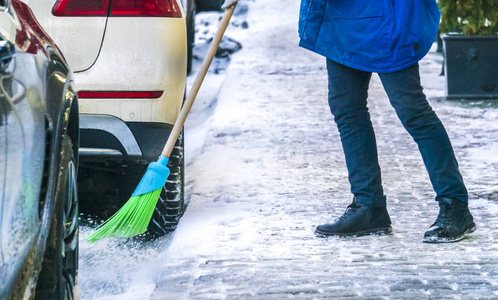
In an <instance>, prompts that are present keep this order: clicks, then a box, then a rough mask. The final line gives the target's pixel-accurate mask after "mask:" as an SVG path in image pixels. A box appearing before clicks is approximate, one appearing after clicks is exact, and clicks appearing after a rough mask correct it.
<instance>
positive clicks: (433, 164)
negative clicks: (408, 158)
mask: <svg viewBox="0 0 498 300" xmlns="http://www.w3.org/2000/svg"><path fill="white" fill-rule="evenodd" d="M379 76H380V79H381V81H382V84H383V86H384V89H385V90H386V92H387V95H388V96H389V100H390V101H391V104H392V106H393V107H394V109H395V110H396V114H397V115H398V117H399V119H400V120H401V123H403V126H404V127H405V128H406V130H407V131H408V133H409V134H410V135H411V136H412V137H413V139H414V140H415V142H416V143H417V145H418V148H419V150H420V153H421V154H422V158H423V161H424V164H425V167H426V169H427V171H428V172H429V177H430V180H431V183H432V186H433V188H434V190H435V192H436V194H437V197H436V200H438V199H439V198H453V199H458V200H460V201H462V202H464V203H467V202H468V194H467V189H466V188H465V185H464V183H463V179H462V175H461V174H460V172H459V170H458V163H457V161H456V159H455V154H454V152H453V147H452V146H451V142H450V139H449V138H448V134H447V133H446V130H445V128H444V126H443V124H442V123H441V121H440V120H439V118H438V117H437V115H436V113H435V112H434V111H433V110H432V108H431V106H430V105H429V103H428V102H427V99H426V97H425V95H424V93H423V91H422V86H421V85H420V74H419V66H418V64H416V65H414V66H412V67H410V68H408V69H405V70H402V71H399V72H393V73H385V74H379Z"/></svg>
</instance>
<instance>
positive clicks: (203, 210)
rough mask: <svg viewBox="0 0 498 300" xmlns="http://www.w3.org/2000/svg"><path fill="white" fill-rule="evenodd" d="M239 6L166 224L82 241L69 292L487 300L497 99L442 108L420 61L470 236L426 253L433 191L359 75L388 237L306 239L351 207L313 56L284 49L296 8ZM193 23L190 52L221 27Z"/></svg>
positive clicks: (436, 66)
mask: <svg viewBox="0 0 498 300" xmlns="http://www.w3.org/2000/svg"><path fill="white" fill-rule="evenodd" d="M239 5H240V6H246V8H247V13H239V14H237V15H236V16H235V19H234V21H233V23H232V24H233V25H234V26H232V27H231V28H229V30H228V31H227V36H229V37H230V38H233V39H235V40H236V41H240V42H241V43H242V45H243V48H242V50H240V51H239V52H237V53H235V54H234V55H232V58H231V60H227V59H221V58H220V59H217V60H216V61H215V63H214V66H213V69H212V71H211V72H210V74H209V76H208V78H207V81H206V82H205V83H204V85H203V88H202V89H201V92H200V95H199V98H198V100H197V102H196V103H195V104H194V107H193V110H192V112H191V115H190V116H189V119H188V123H187V125H186V144H187V149H186V155H187V172H186V176H187V178H186V180H187V194H188V198H189V207H188V208H187V211H186V213H185V215H184V216H183V218H182V220H181V222H180V225H179V227H178V229H177V230H176V232H175V233H173V234H171V235H169V236H167V237H165V238H163V239H161V240H159V241H157V242H156V243H152V244H143V243H138V242H133V241H125V242H123V241H116V240H109V241H105V242H103V243H102V244H98V243H97V244H94V245H91V246H90V245H88V244H85V242H82V248H81V255H82V257H83V262H82V267H81V272H80V278H82V279H81V280H82V291H83V299H211V298H213V299H225V298H229V299H233V298H235V299H239V298H244V299H245V298H256V299H283V298H296V299H317V298H322V299H323V298H326V299H331V298H375V299H378V298H411V299H426V298H456V299H458V298H463V299H466V298H489V299H491V298H495V297H496V296H497V295H498V243H497V242H496V241H497V239H498V234H497V232H498V231H497V229H498V217H497V216H498V203H497V201H496V200H497V197H498V192H497V190H496V187H497V186H498V177H497V176H496V174H498V161H497V160H498V155H497V153H498V141H497V139H496V137H497V134H496V133H497V131H498V123H497V122H496V120H497V116H498V104H497V102H493V101H472V102H468V101H446V100H444V98H443V97H444V85H445V83H444V77H442V76H439V73H440V71H441V61H442V59H441V56H440V54H437V53H435V52H434V51H432V52H431V53H430V54H429V55H428V56H427V57H426V58H425V59H424V60H423V61H421V63H420V65H421V72H422V83H423V85H424V88H425V92H426V94H427V95H428V98H429V99H430V103H431V105H432V106H433V108H434V110H435V111H436V113H437V114H438V115H439V117H440V118H441V120H442V121H443V123H444V124H445V126H446V129H447V131H448V133H449V135H450V138H451V140H452V142H453V145H454V147H455V153H456V155H457V159H458V161H459V163H460V169H461V171H462V173H463V176H464V179H465V181H466V183H467V186H468V188H469V191H470V196H471V200H470V208H471V212H472V213H473V215H474V217H475V220H476V223H477V227H478V229H477V231H476V232H475V233H474V234H473V235H471V236H470V237H468V238H467V239H465V240H464V241H462V242H459V243H454V244H442V245H431V244H424V243H422V242H421V238H422V235H423V233H424V231H425V230H426V228H428V227H429V226H430V225H431V224H432V222H433V221H434V219H435V217H436V215H437V204H436V203H435V202H434V200H433V198H434V192H433V191H432V189H431V185H430V181H429V178H428V176H427V174H426V171H425V169H424V166H423V163H422V160H421V158H420V154H419V153H418V150H417V147H416V145H415V143H414V142H413V140H412V139H411V137H410V136H409V135H408V134H407V133H406V132H405V131H404V129H403V128H402V125H401V123H400V122H399V120H398V119H397V118H396V116H395V112H394V110H393V109H392V107H391V106H390V104H389V102H388V100H387V96H386V95H385V92H384V91H383V89H382V86H381V84H380V80H379V78H378V76H373V78H372V83H371V87H370V91H369V108H370V112H371V115H372V121H373V122H374V127H375V132H376V134H377V141H378V147H379V159H380V164H381V167H382V170H383V182H384V187H385V191H386V194H387V197H388V210H389V213H390V215H391V218H392V221H393V228H394V233H393V235H391V236H380V237H379V236H365V237H359V238H328V239H320V238H316V237H315V236H314V234H313V230H314V228H315V227H316V225H318V224H321V223H324V222H328V221H331V220H333V219H334V218H336V217H337V216H339V215H340V214H342V213H343V211H344V209H345V208H346V206H347V205H348V204H349V203H350V201H351V198H352V197H351V195H350V193H349V186H348V181H347V171H346V168H345V163H344V155H343V153H342V148H341V145H340V139H339V134H338V132H337V129H336V126H335V124H334V121H333V118H332V116H331V115H330V112H329V109H328V106H327V101H326V99H327V77H326V70H325V60H324V59H323V58H322V57H320V56H317V55H315V54H312V53H310V52H308V51H306V50H303V49H301V48H299V47H298V46H297V42H298V38H297V18H298V11H299V1H298V0H288V1H285V3H284V2H283V1H277V0H266V1H261V0H256V1H242V2H241V3H240V4H239ZM239 9H240V8H239ZM242 11H243V9H242ZM203 15H204V16H202V15H201V17H200V18H199V22H205V24H204V27H202V28H201V27H198V28H200V29H199V30H200V31H202V33H203V34H202V35H199V40H197V43H198V47H197V49H196V51H197V53H198V55H199V56H202V52H203V51H204V50H203V49H204V48H205V46H204V45H202V43H203V40H202V39H204V40H206V39H208V38H207V36H209V34H210V33H212V32H213V30H214V29H213V28H214V24H215V22H216V20H217V19H218V18H219V14H213V13H209V14H203ZM244 22H245V23H247V25H248V26H247V27H248V28H247V29H244V27H245V26H242V25H241V24H243V23H244ZM235 25H237V26H235ZM204 37H205V38H204ZM433 50H434V49H433ZM198 63H199V62H197V64H198ZM192 80H193V78H190V82H191V81H192ZM85 234H86V233H85V231H84V232H83V236H84V235H85Z"/></svg>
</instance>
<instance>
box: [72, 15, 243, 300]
mask: <svg viewBox="0 0 498 300" xmlns="http://www.w3.org/2000/svg"><path fill="white" fill-rule="evenodd" d="M220 16H221V13H218V12H203V13H199V14H197V16H196V42H195V43H196V46H195V48H194V63H193V71H192V74H191V75H190V76H189V77H188V78H187V87H186V88H187V91H189V90H190V88H191V87H192V84H193V81H194V79H195V76H196V74H197V71H198V68H199V67H200V65H201V63H202V60H203V58H204V56H205V54H206V52H207V49H208V47H209V45H210V41H211V39H212V36H213V35H214V33H215V31H216V28H217V24H218V21H219V19H220ZM240 23H241V21H239V20H237V17H235V18H234V20H233V21H232V24H231V26H234V27H239V26H241V25H240ZM240 47H241V45H240V44H239V43H238V42H237V41H236V40H232V39H230V38H224V39H223V41H222V44H221V45H220V51H219V53H220V55H218V54H217V57H215V59H214V60H213V63H212V64H211V67H210V69H209V73H208V75H207V76H206V79H205V80H204V82H203V85H202V88H201V90H200V92H199V95H198V96H197V99H196V102H195V105H194V106H193V108H192V111H191V114H190V115H189V118H188V120H187V124H186V126H185V127H186V133H187V134H186V136H185V140H186V143H185V144H186V147H185V156H186V164H187V165H188V164H190V163H191V162H192V161H193V160H194V158H195V157H196V155H198V154H199V153H200V152H201V151H202V148H203V145H204V140H205V137H206V136H207V132H208V128H209V122H210V120H211V119H210V117H211V115H212V113H213V111H214V108H215V107H216V101H217V97H218V93H219V90H220V86H221V84H222V82H223V80H224V79H225V77H226V69H227V67H228V65H229V63H230V56H231V54H233V53H234V52H237V51H238V50H240ZM90 222H91V221H90ZM91 232H92V228H89V227H86V226H85V227H82V228H81V231H80V234H81V236H80V266H79V268H80V269H79V282H80V286H81V293H82V299H94V300H97V299H98V300H125V299H129V300H141V299H149V298H150V295H151V293H152V291H153V290H154V289H155V287H156V282H157V278H158V275H159V273H160V271H161V265H162V264H161V262H162V259H163V257H161V255H160V254H161V252H162V251H163V250H164V249H165V248H167V245H168V244H169V242H170V240H171V238H172V236H171V235H168V236H165V237H164V238H162V239H160V240H158V241H156V242H152V243H148V242H143V241H136V240H133V239H131V240H122V239H106V240H101V241H99V242H97V243H95V244H89V243H87V242H86V241H85V240H84V238H85V237H86V236H88V235H90V233H91Z"/></svg>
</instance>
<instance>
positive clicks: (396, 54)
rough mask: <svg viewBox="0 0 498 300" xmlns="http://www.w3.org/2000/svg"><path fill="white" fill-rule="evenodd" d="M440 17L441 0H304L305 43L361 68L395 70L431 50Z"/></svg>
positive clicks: (302, 27) (301, 27) (301, 22)
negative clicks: (439, 6) (439, 2)
mask: <svg viewBox="0 0 498 300" xmlns="http://www.w3.org/2000/svg"><path fill="white" fill-rule="evenodd" d="M439 17H440V13H439V9H438V6H437V4H436V1H435V0H302V1H301V11H300V16H299V36H300V37H301V42H300V44H299V45H300V46H301V47H304V48H306V49H309V50H311V51H314V52H316V53H318V54H321V55H324V56H326V57H327V58H330V59H332V60H334V61H336V62H338V63H340V64H343V65H346V66H349V67H352V68H355V69H359V70H363V71H369V72H376V73H388V72H394V71H399V70H403V69H406V68H408V67H410V66H412V65H414V64H415V63H417V62H418V61H419V60H420V59H422V58H423V57H424V56H425V55H426V54H427V52H429V50H430V48H431V46H432V43H433V42H434V39H435V37H436V34H437V30H438V25H439Z"/></svg>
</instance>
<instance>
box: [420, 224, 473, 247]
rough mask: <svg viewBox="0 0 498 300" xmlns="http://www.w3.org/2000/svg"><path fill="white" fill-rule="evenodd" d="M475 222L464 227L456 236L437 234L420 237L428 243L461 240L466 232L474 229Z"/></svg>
mask: <svg viewBox="0 0 498 300" xmlns="http://www.w3.org/2000/svg"><path fill="white" fill-rule="evenodd" d="M476 229H477V227H476V223H474V222H472V224H470V225H469V226H468V227H467V229H465V230H464V231H463V232H462V233H461V234H459V235H457V236H451V237H437V236H430V237H424V238H423V239H422V242H424V243H429V244H442V243H455V242H458V241H461V240H463V239H464V238H465V235H466V234H469V233H472V232H474V231H476Z"/></svg>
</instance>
